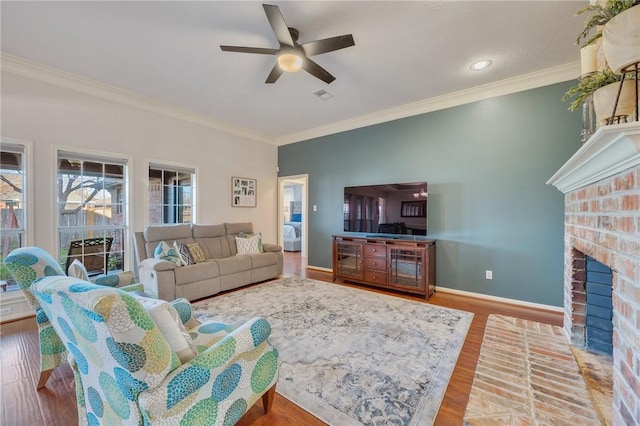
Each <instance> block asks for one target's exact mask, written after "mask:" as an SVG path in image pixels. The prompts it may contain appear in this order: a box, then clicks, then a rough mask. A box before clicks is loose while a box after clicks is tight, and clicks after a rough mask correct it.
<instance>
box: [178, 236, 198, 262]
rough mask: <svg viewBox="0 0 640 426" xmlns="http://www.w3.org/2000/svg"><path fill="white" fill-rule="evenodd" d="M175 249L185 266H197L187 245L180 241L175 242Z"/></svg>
mask: <svg viewBox="0 0 640 426" xmlns="http://www.w3.org/2000/svg"><path fill="white" fill-rule="evenodd" d="M173 248H174V250H175V251H176V252H177V253H178V255H179V256H180V259H181V260H182V263H183V264H185V265H195V264H196V261H195V260H193V256H191V252H190V251H189V247H187V245H186V244H185V243H181V242H179V241H174V242H173Z"/></svg>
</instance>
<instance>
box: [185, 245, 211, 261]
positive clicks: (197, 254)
mask: <svg viewBox="0 0 640 426" xmlns="http://www.w3.org/2000/svg"><path fill="white" fill-rule="evenodd" d="M187 248H188V249H189V253H191V257H193V260H194V261H195V262H196V263H201V262H204V261H205V260H207V258H206V257H204V252H203V251H202V248H201V247H200V244H198V243H191V244H187Z"/></svg>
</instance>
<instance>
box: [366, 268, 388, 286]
mask: <svg viewBox="0 0 640 426" xmlns="http://www.w3.org/2000/svg"><path fill="white" fill-rule="evenodd" d="M364 280H365V281H367V282H370V283H374V284H386V283H387V273H386V272H378V271H364Z"/></svg>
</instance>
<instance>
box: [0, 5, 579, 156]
mask: <svg viewBox="0 0 640 426" xmlns="http://www.w3.org/2000/svg"><path fill="white" fill-rule="evenodd" d="M268 3H269V4H277V5H278V6H279V7H280V10H281V12H282V14H283V16H284V19H285V21H286V22H287V24H288V25H289V26H291V27H295V28H297V29H298V30H299V31H300V39H299V42H301V43H304V42H306V41H311V40H316V39H322V38H327V37H333V36H337V35H342V34H353V37H354V40H355V46H354V47H350V48H347V49H343V50H339V51H335V52H331V53H327V54H323V55H318V56H314V57H313V59H314V60H315V61H316V62H317V63H318V64H320V65H321V66H322V67H324V68H325V69H327V70H328V71H329V72H330V73H332V74H333V75H334V76H335V77H336V80H335V81H334V82H333V83H331V84H325V83H323V82H322V81H320V80H318V79H316V78H314V77H313V76H311V75H310V74H308V73H306V72H304V71H301V72H298V73H285V74H284V75H283V76H282V77H280V79H279V80H278V81H277V82H276V83H275V84H269V85H267V84H265V83H264V81H265V79H266V77H267V75H268V74H269V72H270V70H271V68H272V67H273V65H274V63H275V62H274V61H275V57H274V56H266V55H255V54H243V53H230V52H222V51H221V50H220V48H219V45H220V44H228V45H238V46H255V47H270V48H277V47H278V42H277V41H276V39H275V36H274V35H273V33H272V30H271V28H270V26H269V24H268V21H267V19H266V16H265V14H264V11H263V9H262V6H261V4H262V3H261V2H254V1H232V2H231V1H158V2H155V1H120V2H115V1H114V2H111V1H106V2H102V1H87V2H79V1H70V2H59V1H44V2H34V1H6V0H3V1H2V2H1V4H0V7H1V11H0V12H1V14H0V17H1V36H2V38H1V47H2V52H3V54H5V55H3V58H6V57H7V55H6V54H9V55H12V56H16V57H19V58H23V59H26V60H28V61H32V62H35V63H37V64H42V65H46V66H49V67H53V68H56V69H59V70H62V71H65V72H68V73H72V74H75V75H78V76H81V77H84V78H88V79H91V80H96V81H98V82H101V83H104V84H107V85H111V86H114V87H117V88H120V89H124V90H126V91H130V92H134V93H135V94H138V95H142V96H144V97H147V98H151V99H152V100H155V101H159V102H161V103H165V104H168V105H172V106H177V107H181V108H186V109H187V110H191V111H194V112H196V113H198V114H199V115H201V116H205V117H210V118H211V119H212V120H215V122H216V123H224V126H228V128H231V129H237V130H238V132H245V133H249V134H253V135H257V139H262V140H266V141H270V142H273V143H276V144H281V143H287V142H291V141H295V140H300V139H302V138H304V137H305V136H304V135H306V136H308V135H314V134H318V135H320V134H326V133H330V129H332V128H340V124H341V123H346V122H349V121H354V122H355V121H357V120H358V119H359V118H362V117H368V116H372V115H376V114H377V115H379V116H381V117H384V112H385V111H391V110H393V109H397V108H399V107H401V106H403V105H413V104H416V103H420V102H425V101H428V100H429V99H434V98H442V97H443V95H447V94H452V93H459V92H461V91H465V90H469V89H471V88H474V87H478V86H484V85H489V84H491V83H494V82H497V81H502V80H506V79H512V78H514V77H517V76H522V75H525V74H530V73H537V72H540V71H543V70H547V69H550V68H556V67H562V66H568V65H573V66H574V67H573V68H571V69H574V68H575V65H576V61H578V60H579V50H578V47H577V46H576V45H575V44H574V41H575V38H576V36H577V34H578V33H579V32H580V30H581V27H582V22H583V21H584V16H579V17H576V16H575V13H576V12H577V11H578V10H580V9H582V8H583V7H585V6H586V5H588V2H587V1H558V0H556V1H402V2H399V1H351V2H347V1H275V2H268ZM483 58H487V59H490V60H491V61H493V65H492V66H491V67H490V68H489V69H488V70H485V71H481V72H477V71H476V72H472V71H470V70H469V65H470V64H471V63H472V62H473V61H475V60H477V59H483ZM576 74H577V73H576ZM574 77H577V75H574ZM320 89H324V90H326V91H328V92H330V93H331V94H332V95H333V98H331V99H329V100H327V101H323V100H321V99H319V98H317V97H316V96H314V95H313V92H316V91H318V90H320ZM559 101H560V100H559ZM396 118H397V117H396ZM343 127H344V126H343Z"/></svg>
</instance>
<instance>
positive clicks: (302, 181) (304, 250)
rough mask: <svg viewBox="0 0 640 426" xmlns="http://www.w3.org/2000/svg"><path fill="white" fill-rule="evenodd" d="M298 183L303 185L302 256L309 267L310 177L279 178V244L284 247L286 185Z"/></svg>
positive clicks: (305, 175) (305, 265)
mask: <svg viewBox="0 0 640 426" xmlns="http://www.w3.org/2000/svg"><path fill="white" fill-rule="evenodd" d="M289 182H292V183H296V184H300V185H302V243H301V246H302V251H301V253H300V255H301V256H302V258H303V259H304V260H303V265H302V266H303V267H305V268H306V267H307V266H309V261H308V259H307V253H308V248H309V244H308V240H309V238H308V235H309V215H308V212H309V209H308V199H309V175H308V174H303V175H293V176H279V177H278V244H279V245H280V246H283V247H284V212H283V210H282V208H283V204H284V185H285V184H286V183H289Z"/></svg>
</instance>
